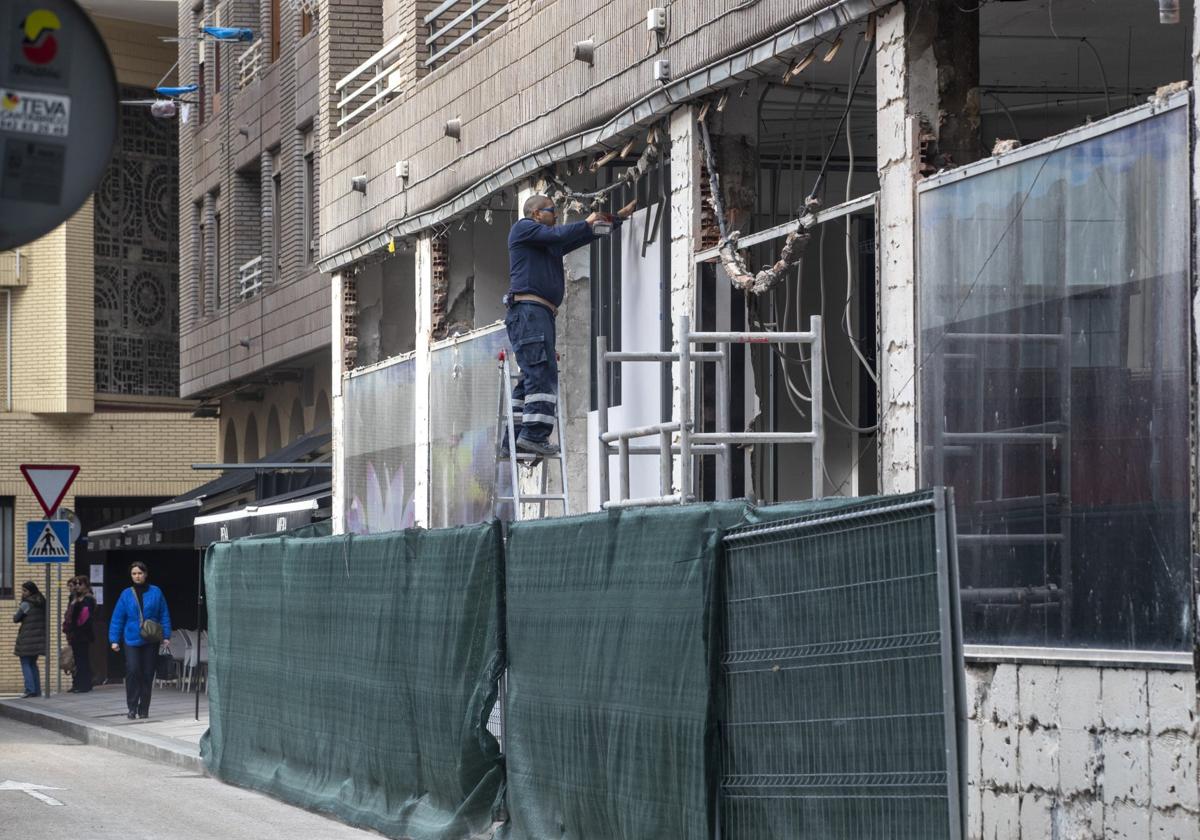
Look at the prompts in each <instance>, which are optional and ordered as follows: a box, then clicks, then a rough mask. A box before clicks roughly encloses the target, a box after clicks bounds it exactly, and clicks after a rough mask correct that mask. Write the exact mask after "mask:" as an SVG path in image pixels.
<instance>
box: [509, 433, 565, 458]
mask: <svg viewBox="0 0 1200 840" xmlns="http://www.w3.org/2000/svg"><path fill="white" fill-rule="evenodd" d="M517 449H518V450H519V451H521V452H532V453H533V454H535V455H557V454H558V447H557V446H555V445H554V444H553V443H551V442H550V441H548V440H530V439H529V438H524V437H519V438H517Z"/></svg>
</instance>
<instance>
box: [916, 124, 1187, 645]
mask: <svg viewBox="0 0 1200 840" xmlns="http://www.w3.org/2000/svg"><path fill="white" fill-rule="evenodd" d="M1188 170H1189V164H1188V111H1187V108H1186V107H1185V105H1184V103H1180V105H1179V106H1177V107H1174V108H1171V109H1168V110H1165V111H1162V110H1160V111H1159V112H1158V113H1151V111H1150V110H1149V109H1148V108H1146V109H1143V110H1142V111H1141V112H1140V113H1138V112H1131V113H1130V114H1129V115H1128V119H1126V120H1123V121H1122V122H1119V123H1117V124H1116V126H1114V127H1109V128H1107V129H1103V128H1101V129H1096V130H1095V131H1094V132H1091V133H1090V136H1089V135H1088V134H1087V133H1081V135H1080V136H1079V139H1076V140H1074V142H1069V143H1068V142H1065V141H1063V140H1061V139H1060V140H1055V141H1054V142H1053V143H1049V142H1045V143H1040V144H1036V145H1035V146H1031V147H1027V149H1026V150H1025V152H1024V153H1023V154H1020V155H1015V156H1013V158H1009V159H1007V160H1005V159H1001V160H1000V162H999V164H998V165H996V166H990V167H988V168H987V169H984V170H980V171H978V172H977V173H972V172H969V171H968V172H967V173H965V177H964V173H961V172H960V173H957V174H948V175H947V176H942V177H937V176H935V177H934V178H931V179H930V180H929V181H928V182H927V184H926V185H924V186H922V188H921V191H920V194H919V202H920V203H919V207H920V225H921V231H920V232H921V236H920V240H921V251H920V280H919V282H918V284H917V289H918V294H919V303H920V319H921V320H920V323H921V325H922V332H921V336H920V342H919V345H918V351H919V354H918V359H919V360H920V362H921V369H920V380H919V385H920V396H921V424H920V431H921V443H922V458H921V465H922V467H921V469H922V475H921V483H922V484H924V485H948V486H951V487H953V488H954V502H955V512H956V518H957V529H958V557H959V568H960V578H961V582H962V587H963V588H962V622H963V632H964V635H965V637H966V639H967V640H968V641H972V642H979V643H985V644H1016V645H1049V646H1073V647H1102V648H1119V649H1140V650H1190V649H1191V648H1192V642H1193V640H1192V627H1191V625H1192V622H1193V621H1194V618H1193V616H1192V614H1191V610H1190V607H1189V603H1188V600H1189V595H1188V593H1189V591H1190V586H1189V580H1190V569H1191V556H1192V551H1193V543H1192V533H1191V522H1190V519H1191V517H1190V509H1191V508H1190V487H1189V483H1190V482H1189V466H1190V463H1191V459H1190V457H1189V455H1188V454H1187V453H1189V452H1190V451H1191V449H1190V447H1189V433H1188V417H1189V407H1188V394H1189V388H1190V385H1189V382H1190V381H1191V380H1190V375H1189V341H1188V335H1189V331H1190V329H1189V318H1188V302H1189V301H1188V295H1189V290H1188V277H1189V273H1190V271H1189V266H1190V262H1191V249H1190V238H1191V232H1190V224H1191V223H1190V208H1189V196H1188Z"/></svg>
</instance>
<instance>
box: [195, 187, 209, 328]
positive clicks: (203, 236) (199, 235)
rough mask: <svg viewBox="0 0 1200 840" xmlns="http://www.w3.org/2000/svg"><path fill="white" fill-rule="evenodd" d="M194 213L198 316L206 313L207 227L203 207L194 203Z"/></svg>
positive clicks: (199, 203) (198, 203)
mask: <svg viewBox="0 0 1200 840" xmlns="http://www.w3.org/2000/svg"><path fill="white" fill-rule="evenodd" d="M193 209H194V211H195V213H196V258H195V260H194V261H193V264H194V265H195V266H196V300H197V301H198V304H199V306H198V308H199V310H200V314H201V315H204V314H207V313H208V225H207V224H205V219H204V205H203V204H202V203H201V202H196V204H195V205H193Z"/></svg>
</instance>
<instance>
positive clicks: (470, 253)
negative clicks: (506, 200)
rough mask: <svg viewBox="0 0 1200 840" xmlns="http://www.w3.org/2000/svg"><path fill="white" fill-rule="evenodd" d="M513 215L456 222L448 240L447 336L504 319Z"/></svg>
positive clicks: (500, 214)
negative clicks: (504, 300) (486, 219)
mask: <svg viewBox="0 0 1200 840" xmlns="http://www.w3.org/2000/svg"><path fill="white" fill-rule="evenodd" d="M512 222H513V218H512V216H511V214H509V213H500V212H497V213H496V214H495V216H494V217H493V220H492V223H491V224H488V223H487V222H485V221H483V220H477V221H468V222H467V223H466V225H465V226H464V227H462V228H461V229H460V228H459V226H457V225H455V226H454V227H452V228H451V230H450V233H449V239H450V288H449V297H448V301H447V310H446V325H447V327H448V328H449V332H448V333H447V334H448V335H453V334H454V332H455V331H456V330H457V331H459V332H465V331H467V330H470V329H478V328H479V327H485V326H487V325H488V324H491V323H494V322H496V321H503V320H504V304H503V303H501V298H502V297H503V296H504V293H505V292H507V291H508V231H509V229H510V228H511V226H512Z"/></svg>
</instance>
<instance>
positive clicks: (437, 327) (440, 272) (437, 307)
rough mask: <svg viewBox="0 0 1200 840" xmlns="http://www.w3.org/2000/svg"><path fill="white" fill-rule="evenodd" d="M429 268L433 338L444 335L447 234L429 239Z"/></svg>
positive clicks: (447, 254) (448, 243)
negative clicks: (431, 289) (430, 271)
mask: <svg viewBox="0 0 1200 840" xmlns="http://www.w3.org/2000/svg"><path fill="white" fill-rule="evenodd" d="M429 250H430V268H431V270H432V273H433V279H432V281H431V285H432V288H433V294H432V295H431V296H430V303H431V304H432V306H433V322H432V323H433V338H434V339H435V340H437V339H441V338H445V337H446V307H447V306H448V305H449V299H450V239H449V237H447V236H435V237H433V238H432V239H431V240H430V248H429Z"/></svg>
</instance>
